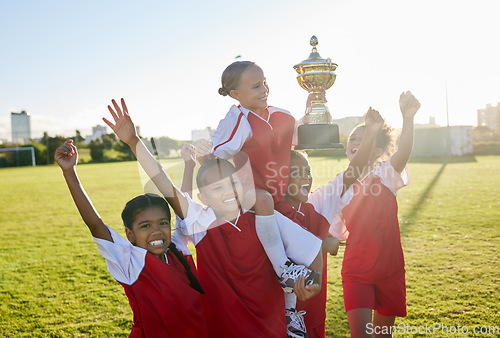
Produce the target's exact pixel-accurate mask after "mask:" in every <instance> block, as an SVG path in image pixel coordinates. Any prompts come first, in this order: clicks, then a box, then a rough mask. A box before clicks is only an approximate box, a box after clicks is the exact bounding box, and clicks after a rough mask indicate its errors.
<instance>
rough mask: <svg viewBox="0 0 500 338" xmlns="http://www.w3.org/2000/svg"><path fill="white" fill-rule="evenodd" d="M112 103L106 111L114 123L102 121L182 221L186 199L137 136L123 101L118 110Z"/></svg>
mask: <svg viewBox="0 0 500 338" xmlns="http://www.w3.org/2000/svg"><path fill="white" fill-rule="evenodd" d="M112 103H113V107H111V106H108V109H109V112H110V113H111V115H112V116H113V119H114V121H115V123H112V122H110V121H109V120H107V119H106V118H103V121H104V122H105V123H106V124H107V125H108V126H109V127H110V128H111V129H112V130H113V132H114V133H115V134H116V136H118V137H119V138H120V140H122V141H123V142H125V143H126V144H127V145H128V146H129V147H130V149H132V151H133V152H134V155H135V157H136V158H137V161H139V163H140V165H141V166H142V168H143V169H144V171H145V172H146V174H147V175H148V176H149V178H150V179H151V181H153V183H154V184H155V185H156V187H157V188H158V190H159V191H160V192H161V193H162V195H163V196H164V197H165V199H166V200H167V201H168V203H169V204H170V206H171V207H172V209H173V210H174V212H175V213H176V214H177V215H178V216H179V217H180V218H182V219H184V218H185V217H186V214H187V207H188V202H187V200H186V197H184V195H183V194H182V193H181V192H180V190H179V189H177V187H176V186H175V185H174V184H173V182H172V180H171V179H170V177H169V176H168V175H167V173H166V172H165V170H163V168H162V166H161V165H160V163H158V161H156V159H155V158H154V157H153V155H152V154H151V153H150V151H149V149H148V148H147V147H146V145H145V144H144V143H143V142H142V140H141V139H140V138H139V136H138V135H137V133H136V130H135V125H134V123H133V122H132V119H131V118H130V115H129V113H128V109H127V105H126V104H125V100H124V99H121V105H122V108H120V106H119V105H118V104H117V103H116V101H115V100H112ZM113 108H114V109H113Z"/></svg>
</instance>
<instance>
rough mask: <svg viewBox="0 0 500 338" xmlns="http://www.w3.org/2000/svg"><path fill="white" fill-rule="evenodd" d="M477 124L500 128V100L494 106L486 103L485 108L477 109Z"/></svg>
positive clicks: (494, 128)
mask: <svg viewBox="0 0 500 338" xmlns="http://www.w3.org/2000/svg"><path fill="white" fill-rule="evenodd" d="M477 126H478V127H488V128H490V129H492V130H494V131H499V130H500V102H498V103H497V105H496V106H492V105H491V104H487V105H486V108H484V109H478V110H477Z"/></svg>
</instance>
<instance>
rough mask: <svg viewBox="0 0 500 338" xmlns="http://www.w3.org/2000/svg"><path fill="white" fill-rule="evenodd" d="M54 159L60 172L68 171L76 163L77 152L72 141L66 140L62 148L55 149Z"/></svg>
mask: <svg viewBox="0 0 500 338" xmlns="http://www.w3.org/2000/svg"><path fill="white" fill-rule="evenodd" d="M54 159H55V161H56V162H57V164H58V165H59V166H60V167H61V169H62V170H69V169H71V168H73V167H74V166H76V164H77V163H78V151H77V150H76V147H75V145H74V144H73V140H66V142H64V144H63V145H62V146H60V147H59V148H57V149H56V152H55V154H54Z"/></svg>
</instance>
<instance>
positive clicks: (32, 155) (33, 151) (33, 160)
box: [31, 147, 36, 167]
mask: <svg viewBox="0 0 500 338" xmlns="http://www.w3.org/2000/svg"><path fill="white" fill-rule="evenodd" d="M31 163H32V164H33V167H34V166H36V163H35V147H31Z"/></svg>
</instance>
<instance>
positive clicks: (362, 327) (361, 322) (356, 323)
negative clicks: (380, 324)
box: [347, 308, 373, 338]
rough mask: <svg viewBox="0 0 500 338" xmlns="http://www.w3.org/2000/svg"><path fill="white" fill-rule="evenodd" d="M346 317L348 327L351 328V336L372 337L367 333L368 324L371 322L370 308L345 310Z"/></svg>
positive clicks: (354, 337) (356, 337)
mask: <svg viewBox="0 0 500 338" xmlns="http://www.w3.org/2000/svg"><path fill="white" fill-rule="evenodd" d="M347 319H348V320H349V328H350V330H351V338H358V337H363V338H364V337H373V336H372V335H371V334H368V332H370V331H368V329H369V326H368V324H369V323H371V322H372V309H368V308H357V309H352V310H349V311H347Z"/></svg>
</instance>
